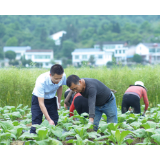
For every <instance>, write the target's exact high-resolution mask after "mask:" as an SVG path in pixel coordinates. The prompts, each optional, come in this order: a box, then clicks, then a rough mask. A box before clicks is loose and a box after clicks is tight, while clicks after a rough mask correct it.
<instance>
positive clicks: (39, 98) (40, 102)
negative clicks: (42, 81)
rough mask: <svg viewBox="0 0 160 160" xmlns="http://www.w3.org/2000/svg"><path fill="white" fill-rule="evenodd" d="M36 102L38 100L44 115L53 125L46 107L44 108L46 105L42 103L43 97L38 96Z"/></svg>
mask: <svg viewBox="0 0 160 160" xmlns="http://www.w3.org/2000/svg"><path fill="white" fill-rule="evenodd" d="M38 102H39V106H40V108H41V111H42V113H43V114H44V116H45V117H46V119H47V120H48V122H49V124H51V125H55V124H54V121H53V120H52V119H51V118H50V116H49V114H48V112H47V109H46V107H45V105H44V98H42V97H38Z"/></svg>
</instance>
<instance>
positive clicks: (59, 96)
mask: <svg viewBox="0 0 160 160" xmlns="http://www.w3.org/2000/svg"><path fill="white" fill-rule="evenodd" d="M62 89H63V88H62V86H60V87H59V88H58V89H57V97H58V105H59V108H61V97H62Z"/></svg>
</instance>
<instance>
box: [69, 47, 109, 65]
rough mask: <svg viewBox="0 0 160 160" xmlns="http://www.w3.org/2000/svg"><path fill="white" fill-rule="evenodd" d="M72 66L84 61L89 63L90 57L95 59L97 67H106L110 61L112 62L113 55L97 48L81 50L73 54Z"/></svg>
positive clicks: (76, 50)
mask: <svg viewBox="0 0 160 160" xmlns="http://www.w3.org/2000/svg"><path fill="white" fill-rule="evenodd" d="M71 54H72V64H73V65H74V66H76V65H78V64H81V62H82V61H89V59H90V56H93V57H94V60H95V65H97V66H101V65H106V63H107V62H108V61H112V53H111V52H110V53H109V52H105V51H102V50H100V49H97V48H79V49H75V50H74V51H73V52H72V53H71Z"/></svg>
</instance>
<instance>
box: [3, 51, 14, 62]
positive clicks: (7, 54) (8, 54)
mask: <svg viewBox="0 0 160 160" xmlns="http://www.w3.org/2000/svg"><path fill="white" fill-rule="evenodd" d="M5 58H8V59H9V60H13V59H15V58H16V53H15V52H14V51H6V52H5Z"/></svg>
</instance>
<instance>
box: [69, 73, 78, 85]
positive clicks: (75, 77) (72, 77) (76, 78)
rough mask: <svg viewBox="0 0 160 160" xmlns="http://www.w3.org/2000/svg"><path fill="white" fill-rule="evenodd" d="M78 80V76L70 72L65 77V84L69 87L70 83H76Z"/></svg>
mask: <svg viewBox="0 0 160 160" xmlns="http://www.w3.org/2000/svg"><path fill="white" fill-rule="evenodd" d="M79 80H80V78H79V77H78V76H77V75H73V74H72V75H70V76H69V77H68V78H67V81H66V83H67V86H68V87H70V86H71V84H72V83H74V84H78V83H79Z"/></svg>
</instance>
